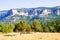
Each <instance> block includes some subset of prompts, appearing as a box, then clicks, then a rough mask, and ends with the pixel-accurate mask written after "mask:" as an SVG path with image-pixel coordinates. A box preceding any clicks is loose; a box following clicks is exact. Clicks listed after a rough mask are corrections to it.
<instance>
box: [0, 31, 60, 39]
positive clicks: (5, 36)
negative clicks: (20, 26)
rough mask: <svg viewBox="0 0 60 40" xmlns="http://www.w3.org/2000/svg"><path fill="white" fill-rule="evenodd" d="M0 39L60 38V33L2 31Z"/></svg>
mask: <svg viewBox="0 0 60 40" xmlns="http://www.w3.org/2000/svg"><path fill="white" fill-rule="evenodd" d="M0 40H60V33H39V32H32V33H31V34H26V33H25V34H23V33H21V34H20V33H8V34H5V33H0Z"/></svg>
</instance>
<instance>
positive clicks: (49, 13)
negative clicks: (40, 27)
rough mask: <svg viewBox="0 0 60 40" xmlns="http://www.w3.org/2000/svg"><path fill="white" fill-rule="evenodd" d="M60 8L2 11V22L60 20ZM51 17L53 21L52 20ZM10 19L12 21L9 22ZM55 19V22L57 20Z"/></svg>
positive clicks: (0, 13)
mask: <svg viewBox="0 0 60 40" xmlns="http://www.w3.org/2000/svg"><path fill="white" fill-rule="evenodd" d="M59 7H60V6H57V7H37V8H21V9H19V8H14V9H10V10H3V11H0V22H5V21H8V22H16V21H17V20H18V21H19V20H27V19H28V21H30V20H34V19H37V20H43V19H44V20H52V19H54V18H55V19H60V8H59ZM15 15H16V16H15ZM50 17H51V18H52V19H50ZM9 19H10V20H9ZM55 19H54V20H55Z"/></svg>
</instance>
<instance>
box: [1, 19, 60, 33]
mask: <svg viewBox="0 0 60 40" xmlns="http://www.w3.org/2000/svg"><path fill="white" fill-rule="evenodd" d="M0 32H4V33H8V32H60V20H54V21H47V22H46V23H44V22H41V21H39V20H34V21H32V22H30V23H27V22H26V21H25V20H21V21H20V22H18V23H16V24H12V23H8V24H5V23H0Z"/></svg>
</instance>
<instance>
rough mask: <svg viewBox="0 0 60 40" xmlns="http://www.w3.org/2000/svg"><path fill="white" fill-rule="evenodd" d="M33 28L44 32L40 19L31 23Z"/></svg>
mask: <svg viewBox="0 0 60 40" xmlns="http://www.w3.org/2000/svg"><path fill="white" fill-rule="evenodd" d="M30 26H31V29H32V30H33V31H36V32H43V28H42V26H41V23H40V22H39V21H38V20H34V21H33V22H32V23H31V24H30Z"/></svg>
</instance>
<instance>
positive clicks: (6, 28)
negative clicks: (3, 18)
mask: <svg viewBox="0 0 60 40" xmlns="http://www.w3.org/2000/svg"><path fill="white" fill-rule="evenodd" d="M13 29H14V25H13V24H0V31H1V32H4V33H8V32H13Z"/></svg>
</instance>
